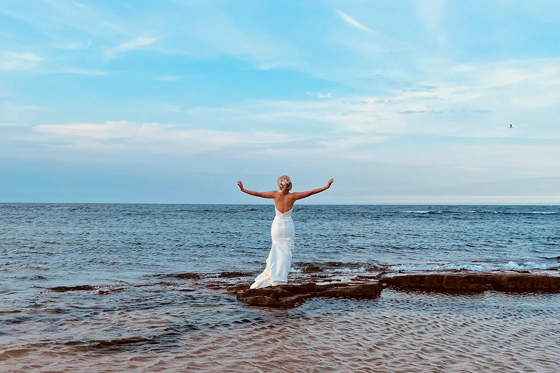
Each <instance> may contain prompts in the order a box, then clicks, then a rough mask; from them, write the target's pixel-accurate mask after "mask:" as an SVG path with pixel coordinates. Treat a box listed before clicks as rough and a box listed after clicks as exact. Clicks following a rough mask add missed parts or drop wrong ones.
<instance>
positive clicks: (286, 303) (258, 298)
mask: <svg viewBox="0 0 560 373" xmlns="http://www.w3.org/2000/svg"><path fill="white" fill-rule="evenodd" d="M380 294H381V287H380V286H379V285H378V284H377V283H368V284H327V285H317V284H315V283H305V284H300V285H280V286H273V287H267V288H262V289H247V290H239V291H238V292H237V299H238V300H240V301H242V302H245V303H247V304H249V305H251V306H263V307H296V306H299V305H300V304H302V303H303V302H305V301H306V300H307V299H310V298H319V297H331V298H332V297H336V298H349V299H375V298H377V297H379V295H380Z"/></svg>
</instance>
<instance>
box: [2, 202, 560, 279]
mask: <svg viewBox="0 0 560 373" xmlns="http://www.w3.org/2000/svg"><path fill="white" fill-rule="evenodd" d="M293 216H294V220H295V226H296V249H295V254H294V269H295V270H297V269H298V268H300V267H302V266H304V265H305V263H320V264H323V265H324V266H326V267H329V266H331V267H333V268H338V269H339V270H344V269H350V270H351V269H360V268H363V269H367V268H370V267H381V268H390V269H400V270H413V269H416V270H438V269H470V270H489V269H495V270H539V269H541V270H544V269H552V270H555V269H558V268H559V267H560V264H559V263H558V262H559V260H558V256H559V255H560V207H559V206H296V207H295V209H294V214H293ZM273 217H274V208H273V207H272V206H266V205H254V206H247V205H242V206H240V205H114V204H83V205H79V204H77V205H72V204H36V205H34V204H0V254H1V256H0V271H1V272H0V276H1V277H0V278H1V280H3V281H11V280H13V279H14V278H15V277H17V278H19V279H20V280H21V281H24V282H27V281H30V280H31V279H32V278H33V276H34V275H37V274H40V275H41V276H42V277H44V278H46V279H47V280H48V281H52V282H53V283H54V282H57V283H58V282H59V283H61V284H62V283H64V284H69V283H70V284H75V283H83V282H84V281H85V282H87V283H91V282H102V281H106V280H126V281H129V280H135V279H138V278H139V277H140V276H143V275H146V274H156V273H170V272H204V273H212V272H222V271H232V270H241V271H250V272H251V271H252V272H255V273H256V272H258V271H259V270H260V269H261V267H262V265H263V262H264V259H265V258H266V256H267V254H268V249H269V245H270V224H271V221H272V219H273Z"/></svg>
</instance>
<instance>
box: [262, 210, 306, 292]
mask: <svg viewBox="0 0 560 373" xmlns="http://www.w3.org/2000/svg"><path fill="white" fill-rule="evenodd" d="M274 210H275V211H276V216H275V217H274V220H273V221H272V226H271V227H270V235H271V236H272V248H271V249H270V253H269V254H268V258H267V259H266V268H265V269H264V271H263V272H262V273H261V274H260V275H258V276H257V278H256V279H255V282H254V283H253V285H251V289H258V288H265V287H267V286H276V285H282V284H286V283H287V282H288V272H289V271H290V267H291V265H292V254H293V253H294V234H295V230H294V221H293V220H292V210H293V208H292V209H290V211H287V212H285V213H281V212H280V211H278V210H277V209H276V208H274Z"/></svg>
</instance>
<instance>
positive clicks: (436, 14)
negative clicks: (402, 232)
mask: <svg viewBox="0 0 560 373" xmlns="http://www.w3.org/2000/svg"><path fill="white" fill-rule="evenodd" d="M558 40H560V3H559V2H558V1H557V0H532V1H526V0H507V1H506V0H483V1H482V0H480V1H479V0H471V1H462V0H455V1H452V0H430V1H424V0H418V1H414V0H391V1H389V0H369V1H365V0H363V1H362V0H345V1H334V0H332V1H330V0H321V1H318V0H306V1H300V0H283V1H263V0H236V1H219V0H205V1H194V0H192V1H190V0H161V1H144V0H135V1H112V0H95V1H85V0H80V1H71V0H24V1H13V0H0V202H56V203H59V202H107V203H117V202H122V203H267V201H265V200H262V199H258V198H255V197H251V196H248V195H245V194H243V193H240V192H239V189H238V188H237V186H236V182H237V180H242V181H243V182H244V184H245V187H246V188H247V189H251V190H261V191H268V190H274V189H276V188H277V186H276V179H277V178H278V177H279V176H280V175H283V174H287V175H289V176H290V177H291V178H292V182H293V185H294V190H295V191H301V190H307V189H312V188H317V187H321V186H323V185H325V184H326V183H327V181H328V180H329V179H330V178H331V177H333V178H334V179H335V182H334V184H333V186H332V187H331V189H330V190H328V191H327V192H324V193H322V194H319V195H317V196H313V197H311V198H310V199H308V200H306V201H305V202H306V203H318V204H559V203H560V119H559V117H560V105H559V103H560V43H559V42H558ZM509 124H512V125H513V128H511V129H510V128H509ZM268 203H270V202H269V201H268Z"/></svg>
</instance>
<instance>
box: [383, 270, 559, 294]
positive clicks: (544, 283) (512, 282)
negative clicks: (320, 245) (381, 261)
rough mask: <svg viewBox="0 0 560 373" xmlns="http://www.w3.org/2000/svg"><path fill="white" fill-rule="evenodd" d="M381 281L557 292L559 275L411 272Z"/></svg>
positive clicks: (409, 286) (425, 287) (412, 286)
mask: <svg viewBox="0 0 560 373" xmlns="http://www.w3.org/2000/svg"><path fill="white" fill-rule="evenodd" d="M380 284H381V285H384V286H388V287H391V288H394V289H397V290H399V289H401V290H420V291H443V292H483V291H487V290H494V291H501V292H513V293H528V292H547V293H558V292H560V277H558V276H549V275H544V274H527V273H466V274H411V275H402V276H394V277H386V278H383V279H382V280H381V281H380Z"/></svg>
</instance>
